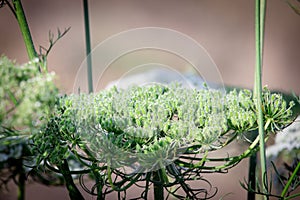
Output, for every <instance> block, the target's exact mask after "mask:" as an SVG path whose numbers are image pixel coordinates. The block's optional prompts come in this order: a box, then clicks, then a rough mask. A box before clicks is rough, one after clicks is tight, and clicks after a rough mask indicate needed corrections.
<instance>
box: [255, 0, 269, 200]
mask: <svg viewBox="0 0 300 200" xmlns="http://www.w3.org/2000/svg"><path fill="white" fill-rule="evenodd" d="M265 5H266V0H256V1H255V48H256V68H255V95H256V107H257V119H258V134H259V148H260V152H259V153H260V161H261V162H260V164H261V166H260V167H261V186H262V187H263V192H264V193H267V185H266V184H267V183H268V181H267V166H266V152H265V141H264V138H265V134H264V118H263V112H262V57H263V56H262V55H263V52H262V50H263V35H264V16H265V7H266V6H265ZM264 198H265V199H267V197H266V196H265V197H264Z"/></svg>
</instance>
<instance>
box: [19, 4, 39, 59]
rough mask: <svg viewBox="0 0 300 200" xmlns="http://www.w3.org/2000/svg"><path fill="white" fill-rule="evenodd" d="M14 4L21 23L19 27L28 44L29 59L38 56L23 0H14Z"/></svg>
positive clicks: (26, 44)
mask: <svg viewBox="0 0 300 200" xmlns="http://www.w3.org/2000/svg"><path fill="white" fill-rule="evenodd" d="M13 5H14V9H15V14H16V17H17V21H18V23H19V27H20V29H21V33H22V36H23V39H24V43H25V46H26V50H27V54H28V58H29V60H33V59H35V58H38V54H37V52H36V50H35V48H34V44H33V41H32V37H31V33H30V30H29V27H28V23H27V20H26V16H25V13H24V10H23V6H22V3H21V0H13Z"/></svg>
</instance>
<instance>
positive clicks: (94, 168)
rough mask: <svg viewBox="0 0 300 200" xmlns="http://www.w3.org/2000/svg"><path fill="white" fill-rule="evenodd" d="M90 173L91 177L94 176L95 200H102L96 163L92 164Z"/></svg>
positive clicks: (100, 182) (99, 176) (100, 183)
mask: <svg viewBox="0 0 300 200" xmlns="http://www.w3.org/2000/svg"><path fill="white" fill-rule="evenodd" d="M92 167H93V168H92V172H93V175H94V176H95V181H96V185H97V200H102V199H103V197H102V188H103V183H102V182H103V181H102V178H101V175H100V174H99V171H98V170H97V163H93V164H92Z"/></svg>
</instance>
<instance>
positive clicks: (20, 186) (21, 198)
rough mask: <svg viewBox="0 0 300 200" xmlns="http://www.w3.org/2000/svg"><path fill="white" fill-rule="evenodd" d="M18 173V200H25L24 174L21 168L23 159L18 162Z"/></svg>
mask: <svg viewBox="0 0 300 200" xmlns="http://www.w3.org/2000/svg"><path fill="white" fill-rule="evenodd" d="M18 167H19V169H18V172H19V183H18V200H24V199H25V181H26V174H25V170H24V167H23V159H22V158H21V159H19V160H18Z"/></svg>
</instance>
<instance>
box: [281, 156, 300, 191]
mask: <svg viewBox="0 0 300 200" xmlns="http://www.w3.org/2000/svg"><path fill="white" fill-rule="evenodd" d="M299 169H300V162H298V164H297V167H296V169H295V170H294V171H293V174H292V176H291V177H290V178H289V180H288V182H287V184H286V185H285V187H284V188H283V191H282V193H281V197H285V195H286V193H287V192H288V189H289V187H290V185H291V184H292V181H293V180H294V178H295V177H296V175H297V173H298V171H299Z"/></svg>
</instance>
